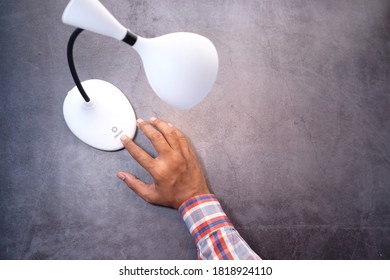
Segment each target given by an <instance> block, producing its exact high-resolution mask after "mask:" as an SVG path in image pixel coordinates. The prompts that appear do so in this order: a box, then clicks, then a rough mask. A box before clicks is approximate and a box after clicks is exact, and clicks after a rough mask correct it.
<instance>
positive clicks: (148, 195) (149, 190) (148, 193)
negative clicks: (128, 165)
mask: <svg viewBox="0 0 390 280" xmlns="http://www.w3.org/2000/svg"><path fill="white" fill-rule="evenodd" d="M116 176H117V177H118V178H119V179H121V180H122V181H123V182H125V183H126V185H127V186H128V187H129V188H130V189H132V190H133V191H134V192H135V193H136V194H138V195H139V196H140V197H142V198H143V199H144V200H145V201H146V202H149V203H153V202H154V198H155V195H156V192H155V189H154V187H153V185H148V184H145V183H144V182H142V181H141V180H140V179H138V178H137V177H135V176H134V175H133V174H130V173H128V172H118V173H117V174H116Z"/></svg>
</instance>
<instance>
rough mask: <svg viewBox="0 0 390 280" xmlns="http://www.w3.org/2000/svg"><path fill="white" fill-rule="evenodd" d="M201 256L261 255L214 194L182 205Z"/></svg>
mask: <svg viewBox="0 0 390 280" xmlns="http://www.w3.org/2000/svg"><path fill="white" fill-rule="evenodd" d="M179 211H180V214H181V215H182V217H183V220H184V222H185V223H186V225H187V228H188V230H189V231H190V233H191V235H192V237H193V238H194V240H195V243H196V246H197V249H198V257H199V259H208V260H211V259H260V257H259V256H258V255H257V254H256V253H255V252H253V250H252V249H251V248H250V247H249V245H248V244H247V243H246V242H245V240H244V239H243V238H242V237H241V236H240V234H239V233H238V232H237V230H236V229H235V228H234V226H233V225H232V223H231V222H230V220H229V218H228V217H227V216H226V214H225V212H224V211H223V210H222V208H221V205H220V203H219V201H218V200H217V198H216V197H215V195H213V194H205V195H199V196H195V197H193V198H190V199H188V200H187V201H185V202H184V203H183V204H182V205H181V206H180V208H179Z"/></svg>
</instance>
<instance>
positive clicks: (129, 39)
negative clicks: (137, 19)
mask: <svg viewBox="0 0 390 280" xmlns="http://www.w3.org/2000/svg"><path fill="white" fill-rule="evenodd" d="M83 31H84V29H81V28H76V30H75V31H74V32H73V33H72V35H71V36H70V38H69V42H68V47H67V57H68V64H69V69H70V73H71V74H72V77H73V80H74V82H75V84H76V86H77V88H78V89H79V91H80V94H81V96H82V97H83V98H84V100H85V102H89V101H91V99H90V98H89V96H88V94H87V93H86V92H85V90H84V88H83V86H82V85H81V82H80V79H79V76H78V75H77V72H76V67H75V65H74V60H73V46H74V42H75V41H76V38H77V37H78V36H79V35H80V33H81V32H83ZM122 41H123V42H125V43H127V44H129V45H130V46H133V45H134V44H135V42H137V35H135V34H134V33H132V32H130V31H129V30H128V31H127V33H126V36H125V38H123V40H122Z"/></svg>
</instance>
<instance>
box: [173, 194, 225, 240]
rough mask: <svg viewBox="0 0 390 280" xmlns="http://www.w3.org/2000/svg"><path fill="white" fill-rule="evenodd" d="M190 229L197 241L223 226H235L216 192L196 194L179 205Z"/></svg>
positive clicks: (180, 211)
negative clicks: (223, 208)
mask: <svg viewBox="0 0 390 280" xmlns="http://www.w3.org/2000/svg"><path fill="white" fill-rule="evenodd" d="M179 213H180V215H181V216H182V218H183V220H184V222H185V224H186V226H187V228H188V230H189V231H190V233H191V235H192V237H193V238H194V239H195V242H196V243H198V242H199V241H200V240H201V239H202V238H203V237H205V236H208V235H209V234H211V233H212V232H214V231H216V230H218V229H219V228H222V227H233V225H232V223H231V222H230V221H229V218H228V217H227V216H226V214H225V212H224V211H223V210H222V207H221V204H220V203H219V201H218V199H217V198H216V196H215V195H214V194H202V195H198V196H194V197H192V198H190V199H188V200H186V201H185V202H183V203H182V204H181V205H180V207H179Z"/></svg>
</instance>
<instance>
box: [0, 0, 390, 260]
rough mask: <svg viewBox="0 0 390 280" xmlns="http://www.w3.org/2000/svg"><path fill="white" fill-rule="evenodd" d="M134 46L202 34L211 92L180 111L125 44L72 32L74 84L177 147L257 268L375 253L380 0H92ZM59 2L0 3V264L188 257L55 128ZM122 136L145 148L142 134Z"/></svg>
mask: <svg viewBox="0 0 390 280" xmlns="http://www.w3.org/2000/svg"><path fill="white" fill-rule="evenodd" d="M102 3H103V4H105V5H106V6H107V8H108V9H109V10H111V11H112V13H113V14H114V15H115V16H116V17H117V18H118V19H119V20H120V21H121V22H122V23H123V24H124V25H125V26H126V27H129V28H130V29H132V30H133V31H134V32H136V33H138V34H139V35H141V36H145V37H154V36H158V35H162V34H165V33H170V32H175V31H189V32H195V33H199V34H202V35H205V36H207V37H208V38H210V39H211V40H212V41H213V42H214V44H215V45H216V47H217V49H218V52H219V57H220V70H219V75H218V78H217V82H216V84H215V86H214V88H213V90H212V93H211V94H210V95H209V96H208V97H207V99H205V100H204V101H203V102H202V103H201V104H200V105H198V106H197V107H195V108H193V109H191V110H188V111H180V110H176V109H174V108H171V107H169V106H168V105H166V104H164V103H163V102H162V101H161V100H160V99H159V98H158V97H157V96H156V95H155V94H154V93H153V92H152V90H151V88H150V86H149V85H148V83H147V80H146V77H145V74H144V72H143V68H142V64H141V61H140V58H139V57H138V56H137V54H136V53H135V52H134V51H133V50H131V49H130V48H129V47H128V46H127V45H125V44H123V43H121V42H117V41H115V40H113V39H110V38H105V37H102V36H100V35H95V34H92V33H88V32H85V33H83V34H82V35H81V36H80V39H79V40H78V41H77V42H76V48H75V60H76V64H77V67H78V71H79V73H80V76H81V78H82V79H83V80H85V79H89V78H99V79H104V80H107V81H109V82H111V83H113V84H115V85H116V86H118V87H119V88H120V89H122V90H123V91H124V93H125V94H126V96H127V97H128V98H129V100H130V101H131V103H132V104H133V106H134V108H135V111H136V114H137V116H138V117H140V118H144V119H147V118H149V117H151V116H157V117H160V118H163V119H165V120H167V121H169V122H171V123H173V124H175V125H176V126H178V127H179V128H181V129H182V130H183V131H184V132H185V133H186V134H187V135H188V137H189V138H190V139H191V141H192V144H193V146H194V148H195V150H196V151H197V153H198V155H199V157H200V159H201V161H202V163H203V165H204V167H205V170H206V173H207V179H208V182H209V185H210V188H211V189H212V190H213V192H214V193H215V194H217V196H218V197H219V198H220V200H221V202H222V204H223V206H224V209H225V210H226V212H227V214H228V215H229V216H230V218H231V220H232V221H233V223H234V224H235V225H236V227H237V228H238V230H239V232H240V233H241V234H242V236H243V237H244V238H245V239H246V240H247V242H248V243H249V244H250V245H251V247H252V248H253V249H254V250H255V251H256V252H257V253H258V254H259V255H260V256H262V257H263V258H266V259H385V258H387V259H389V258H390V144H389V143H390V142H389V139H390V112H389V108H390V97H389V93H390V82H389V81H390V75H389V73H390V17H389V15H390V2H389V1H387V0H371V1H366V0H343V1H332V0H324V1H315V0H303V1H274V0H269V1H268V0H264V1H222V0H221V1H173V0H172V1H169V0H158V1H157V0H156V1H130V0H116V1H114V0H102ZM66 4H67V1H66V0H61V1H43V0H37V1H27V0H19V1H11V0H6V1H1V3H0V38H1V40H0V50H1V52H0V63H1V66H0V94H1V97H0V124H1V127H0V129H1V133H0V141H1V142H0V144H1V145H0V147H1V148H0V258H1V259H194V258H196V248H195V245H194V243H193V241H192V239H191V237H190V235H189V233H188V231H187V229H186V228H185V225H184V223H183V222H182V220H181V218H180V216H179V214H178V213H177V212H176V211H175V210H172V209H167V208H162V207H156V206H152V205H149V204H147V203H145V202H144V201H143V200H142V199H140V198H138V197H137V196H136V195H135V194H134V193H133V192H132V191H131V190H129V189H128V188H127V187H126V186H125V185H124V184H123V182H121V181H120V180H118V179H117V178H116V177H115V173H116V172H117V171H119V170H129V171H131V172H133V173H135V174H136V175H137V176H139V177H140V178H142V179H144V180H147V181H148V180H150V178H149V177H148V175H147V173H146V172H145V171H144V170H143V169H142V168H141V167H139V166H138V164H137V163H136V162H135V161H134V160H133V159H132V158H131V157H130V156H129V155H128V153H127V152H126V151H119V152H114V153H109V152H102V151H98V150H95V149H93V148H90V147H89V146H87V145H85V144H84V143H82V142H80V141H79V140H78V139H77V138H76V137H75V136H74V135H73V134H72V133H71V132H70V131H69V129H68V128H67V126H66V124H65V122H64V120H63V116H62V103H63V100H64V97H65V95H66V93H67V91H68V90H70V89H71V88H72V87H73V82H72V79H71V76H70V73H69V70H68V66H67V62H66V44H67V40H68V38H69V36H70V34H71V32H72V28H71V27H68V26H65V25H63V24H62V23H61V21H60V17H61V14H62V11H63V9H64V8H65V6H66ZM135 141H136V142H137V143H138V144H139V145H141V146H142V147H144V148H145V149H147V150H148V151H149V152H150V153H152V154H153V153H154V151H153V149H152V147H151V145H150V144H149V143H148V141H147V140H146V138H145V136H144V135H143V134H142V133H141V132H138V133H137V136H136V138H135Z"/></svg>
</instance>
